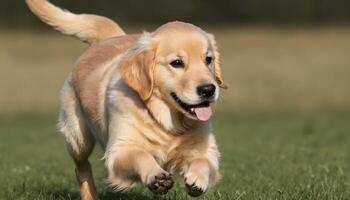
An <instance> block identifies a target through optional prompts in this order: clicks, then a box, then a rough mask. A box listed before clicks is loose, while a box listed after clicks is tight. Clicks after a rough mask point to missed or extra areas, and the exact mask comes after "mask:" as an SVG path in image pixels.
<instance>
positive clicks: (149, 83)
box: [119, 50, 155, 101]
mask: <svg viewBox="0 0 350 200" xmlns="http://www.w3.org/2000/svg"><path fill="white" fill-rule="evenodd" d="M154 59H155V52H154V51H153V50H144V51H141V52H138V53H135V54H133V55H130V56H128V57H126V58H125V59H123V60H122V61H121V62H120V64H119V70H120V73H121V77H122V79H123V80H124V81H125V82H126V83H127V84H128V85H129V86H130V87H131V88H132V89H134V90H135V91H136V92H137V93H138V94H139V95H140V97H141V99H142V100H144V101H145V100H147V99H149V98H150V97H151V95H152V92H153V84H154V83H153V71H154V67H155V60H154Z"/></svg>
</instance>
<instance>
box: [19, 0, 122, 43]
mask: <svg viewBox="0 0 350 200" xmlns="http://www.w3.org/2000/svg"><path fill="white" fill-rule="evenodd" d="M26 3H27V4H28V6H29V8H30V10H31V11H32V12H33V13H34V14H35V15H36V16H38V17H39V18H40V19H41V20H42V21H44V22H45V23H47V24H49V25H50V26H52V27H54V28H55V29H56V30H58V31H60V32H62V33H63V34H66V35H72V36H76V37H78V38H79V39H80V40H82V41H84V42H87V43H89V44H92V43H96V42H99V41H101V40H104V39H107V38H110V37H115V36H120V35H125V33H124V31H123V30H122V29H121V28H120V27H119V25H118V24H117V23H115V22H114V21H112V20H110V19H108V18H106V17H102V16H97V15H88V14H73V13H71V12H69V11H66V10H62V9H61V8H59V7H57V6H55V5H53V4H51V3H50V2H48V1H47V0H26Z"/></svg>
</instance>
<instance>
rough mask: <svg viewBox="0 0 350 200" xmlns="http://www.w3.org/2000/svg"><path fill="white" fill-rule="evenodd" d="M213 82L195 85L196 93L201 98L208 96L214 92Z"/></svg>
mask: <svg viewBox="0 0 350 200" xmlns="http://www.w3.org/2000/svg"><path fill="white" fill-rule="evenodd" d="M215 89H216V87H215V85H214V84H203V85H200V86H198V87H197V94H198V95H199V96H200V97H203V98H207V99H208V98H210V97H212V96H213V95H214V94H215Z"/></svg>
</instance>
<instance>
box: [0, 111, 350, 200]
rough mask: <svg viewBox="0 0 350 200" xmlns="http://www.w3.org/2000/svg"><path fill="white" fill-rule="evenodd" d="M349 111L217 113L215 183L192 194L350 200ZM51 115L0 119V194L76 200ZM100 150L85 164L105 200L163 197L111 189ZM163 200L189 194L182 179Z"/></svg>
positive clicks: (69, 164)
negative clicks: (218, 161)
mask: <svg viewBox="0 0 350 200" xmlns="http://www.w3.org/2000/svg"><path fill="white" fill-rule="evenodd" d="M349 121H350V112H346V111H342V112H319V113H313V114H296V113H294V114H281V113H280V114H276V113H275V114H273V113H271V114H264V113H255V114H254V113H250V114H232V113H218V114H217V116H216V119H215V129H216V136H217V139H218V143H219V148H220V150H221V152H222V162H221V172H222V174H223V179H222V181H221V182H220V183H219V184H218V185H217V186H216V187H215V188H213V189H212V190H211V191H210V192H209V193H208V194H206V195H205V196H203V197H201V198H199V199H210V200H216V199H253V200H256V199H263V200H265V199H288V200H290V199H303V200H304V199H334V200H335V199H337V200H339V199H350V166H349V161H350V154H349V153H350V149H349V146H350V126H349ZM55 123H56V116H55V115H48V114H17V115H15V114H10V115H1V116H0V161H1V162H0V169H1V170H0V180H1V183H0V199H16V200H20V199H42V200H44V199H45V200H47V199H79V192H78V186H77V183H76V180H75V176H74V171H73V168H74V165H73V163H72V161H71V160H70V158H69V156H68V154H67V152H66V151H65V147H64V143H63V138H62V137H61V136H60V135H59V134H57V133H56V131H55ZM101 156H102V152H101V150H100V148H96V151H95V152H94V154H93V156H92V158H91V161H92V164H93V170H94V176H95V180H96V182H97V186H98V190H99V194H100V197H101V199H102V200H104V199H146V200H147V199H163V198H159V197H155V196H153V195H152V194H151V193H150V192H149V191H148V190H147V189H145V188H143V187H138V188H136V189H133V190H131V191H129V192H126V193H122V194H120V193H116V194H114V193H111V192H109V191H108V189H107V188H106V185H105V183H104V182H103V178H104V177H105V175H106V173H105V170H104V166H103V161H101V160H100V158H101ZM164 199H191V198H190V197H188V196H187V195H186V194H185V190H184V186H183V183H182V181H181V180H180V179H178V180H177V184H176V186H175V188H173V189H172V190H171V192H169V194H168V195H167V196H165V197H164Z"/></svg>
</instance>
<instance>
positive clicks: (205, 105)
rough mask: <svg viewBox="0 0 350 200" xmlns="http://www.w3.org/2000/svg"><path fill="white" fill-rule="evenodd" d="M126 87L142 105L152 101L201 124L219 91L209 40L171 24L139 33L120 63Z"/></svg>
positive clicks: (186, 26) (212, 44)
mask: <svg viewBox="0 0 350 200" xmlns="http://www.w3.org/2000/svg"><path fill="white" fill-rule="evenodd" d="M120 70H121V75H122V78H123V79H124V80H125V81H126V83H127V84H128V85H129V86H130V87H132V88H133V89H134V90H135V91H136V92H138V93H139V95H140V97H141V99H143V100H144V101H147V100H148V99H149V98H150V97H151V96H152V95H157V96H158V97H159V98H161V99H163V100H164V101H166V102H167V103H168V104H169V105H170V106H172V107H174V108H175V109H176V110H177V111H179V112H181V113H183V114H184V115H185V116H186V117H188V118H191V119H195V120H200V121H207V120H208V119H210V117H211V115H212V110H211V105H210V104H211V103H213V102H215V101H216V100H217V99H218V96H219V88H220V87H221V88H225V87H226V86H225V84H224V81H223V78H222V74H221V68H220V61H219V53H218V51H217V47H216V43H215V40H214V37H213V36H212V35H210V34H208V33H206V32H204V31H203V30H201V29H200V28H198V27H196V26H194V25H191V24H187V23H182V22H171V23H168V24H165V25H163V26H161V27H160V28H158V29H157V30H156V31H155V32H153V33H145V34H143V35H142V36H141V38H140V39H139V40H138V42H137V43H136V45H135V46H134V47H133V48H132V49H130V51H129V52H128V53H127V55H126V57H125V59H123V60H122V61H121V64H120Z"/></svg>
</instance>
